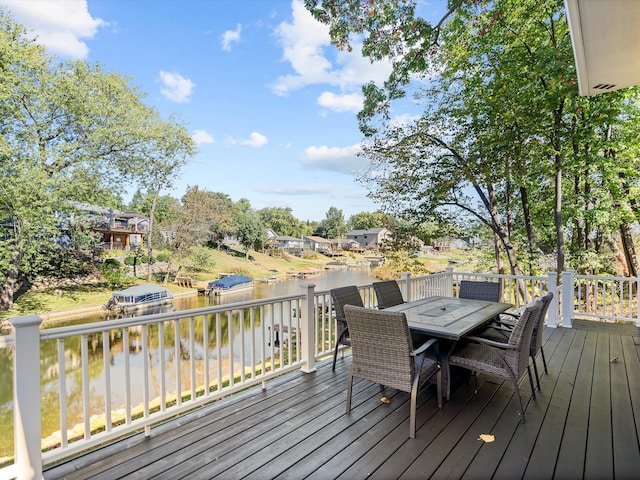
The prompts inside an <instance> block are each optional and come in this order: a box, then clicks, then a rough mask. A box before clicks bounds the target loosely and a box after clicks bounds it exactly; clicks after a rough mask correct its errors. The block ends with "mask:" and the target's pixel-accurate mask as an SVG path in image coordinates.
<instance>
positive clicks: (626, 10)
mask: <svg viewBox="0 0 640 480" xmlns="http://www.w3.org/2000/svg"><path fill="white" fill-rule="evenodd" d="M564 3H565V7H566V11H567V20H568V22H569V29H570V31H571V41H572V43H573V54H574V56H575V61H576V68H577V70H578V84H579V87H580V95H595V94H598V93H603V92H607V91H612V90H618V89H620V88H625V87H630V86H633V85H638V84H640V1H637V0H564Z"/></svg>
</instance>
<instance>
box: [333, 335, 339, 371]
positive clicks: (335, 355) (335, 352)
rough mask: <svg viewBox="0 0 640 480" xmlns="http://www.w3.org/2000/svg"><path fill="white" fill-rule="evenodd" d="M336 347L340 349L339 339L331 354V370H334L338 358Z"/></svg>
mask: <svg viewBox="0 0 640 480" xmlns="http://www.w3.org/2000/svg"><path fill="white" fill-rule="evenodd" d="M338 347H340V339H338V340H336V348H335V351H334V352H333V367H331V370H335V369H336V359H337V358H338Z"/></svg>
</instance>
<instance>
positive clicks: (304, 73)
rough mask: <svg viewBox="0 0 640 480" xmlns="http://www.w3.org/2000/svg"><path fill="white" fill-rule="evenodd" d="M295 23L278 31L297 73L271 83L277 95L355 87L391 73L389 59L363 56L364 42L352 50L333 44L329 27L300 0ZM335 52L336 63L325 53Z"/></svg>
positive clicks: (286, 56)
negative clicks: (321, 85) (316, 87)
mask: <svg viewBox="0 0 640 480" xmlns="http://www.w3.org/2000/svg"><path fill="white" fill-rule="evenodd" d="M291 8H292V17H293V20H292V23H288V22H282V23H281V24H280V25H279V26H278V27H277V28H276V30H275V35H276V37H277V38H278V40H279V42H280V44H281V46H282V49H283V59H284V60H285V61H287V62H289V63H290V64H291V67H292V68H293V70H294V73H292V74H288V75H283V76H280V77H278V79H277V80H276V82H275V83H274V84H273V85H272V86H271V88H272V90H273V92H274V93H276V94H277V95H286V94H287V93H289V92H290V91H292V90H295V89H298V88H302V87H304V86H306V85H312V84H318V83H326V84H329V85H335V86H339V87H340V88H341V89H343V90H345V91H349V90H351V91H352V90H353V89H355V88H357V87H359V86H360V85H362V84H363V83H366V82H369V81H375V82H381V81H383V80H385V79H386V78H387V77H388V75H389V73H390V72H391V65H390V64H389V63H388V62H382V61H381V62H376V63H374V64H371V62H370V61H369V59H367V58H364V57H362V55H361V53H360V48H361V45H360V44H358V43H357V42H355V41H354V42H353V51H351V52H339V51H338V50H336V49H335V47H333V46H332V45H331V39H330V37H329V27H328V26H326V25H324V24H322V23H320V22H318V21H316V20H315V19H314V18H313V17H312V16H311V13H309V12H308V11H307V9H306V8H305V7H304V4H303V2H302V1H301V0H293V1H292V2H291ZM325 50H327V51H330V52H333V53H335V65H334V64H332V62H331V61H330V60H329V58H327V55H326V52H325Z"/></svg>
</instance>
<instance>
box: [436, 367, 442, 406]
mask: <svg viewBox="0 0 640 480" xmlns="http://www.w3.org/2000/svg"><path fill="white" fill-rule="evenodd" d="M436 389H437V392H438V393H437V395H438V408H439V409H440V410H442V369H440V370H438V373H436Z"/></svg>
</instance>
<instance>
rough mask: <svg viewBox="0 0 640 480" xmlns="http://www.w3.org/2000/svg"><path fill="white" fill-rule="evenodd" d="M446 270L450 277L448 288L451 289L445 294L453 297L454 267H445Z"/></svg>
mask: <svg viewBox="0 0 640 480" xmlns="http://www.w3.org/2000/svg"><path fill="white" fill-rule="evenodd" d="M444 271H445V273H446V274H447V278H448V279H449V282H448V283H447V288H448V289H449V291H448V292H447V294H446V295H445V296H447V297H453V267H447V268H445V269H444Z"/></svg>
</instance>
